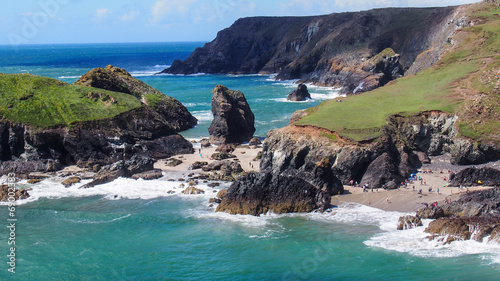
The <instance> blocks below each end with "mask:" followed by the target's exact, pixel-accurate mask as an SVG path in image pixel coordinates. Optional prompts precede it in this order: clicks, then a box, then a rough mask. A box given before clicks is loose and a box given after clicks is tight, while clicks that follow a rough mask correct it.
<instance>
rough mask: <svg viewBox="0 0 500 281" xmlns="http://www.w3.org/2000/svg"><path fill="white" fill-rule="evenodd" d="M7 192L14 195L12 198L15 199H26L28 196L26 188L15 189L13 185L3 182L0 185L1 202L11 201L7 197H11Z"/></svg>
mask: <svg viewBox="0 0 500 281" xmlns="http://www.w3.org/2000/svg"><path fill="white" fill-rule="evenodd" d="M9 193H10V195H14V196H13V198H14V199H15V200H21V199H26V198H28V197H30V195H29V193H28V191H27V190H26V189H16V188H14V187H9V186H8V185H6V184H4V185H1V186H0V201H1V202H11V201H12V199H11V201H9V198H11V197H10V196H9Z"/></svg>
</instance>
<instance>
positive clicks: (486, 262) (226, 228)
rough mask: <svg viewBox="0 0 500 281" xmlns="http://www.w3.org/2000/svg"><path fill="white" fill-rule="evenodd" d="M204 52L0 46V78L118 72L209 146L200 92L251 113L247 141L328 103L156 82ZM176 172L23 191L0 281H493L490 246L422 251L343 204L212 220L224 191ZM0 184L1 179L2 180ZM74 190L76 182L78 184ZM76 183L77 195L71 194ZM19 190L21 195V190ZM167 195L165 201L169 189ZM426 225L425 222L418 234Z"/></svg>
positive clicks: (244, 86)
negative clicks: (190, 188) (160, 98)
mask: <svg viewBox="0 0 500 281" xmlns="http://www.w3.org/2000/svg"><path fill="white" fill-rule="evenodd" d="M202 45H203V42H191V43H134V44H80V45H53V46H51V45H33V46H21V47H18V48H17V49H13V48H12V47H10V46H0V72H3V73H23V72H28V73H32V74H37V75H43V76H48V77H52V78H56V79H59V80H62V81H64V82H68V83H73V82H74V81H76V80H77V79H78V77H80V76H81V75H82V74H84V73H86V72H87V71H88V70H90V69H92V68H95V67H105V66H106V65H108V64H112V65H115V66H118V67H121V68H125V69H126V70H127V71H129V72H130V73H131V74H132V75H133V76H134V77H136V78H138V79H141V80H143V81H144V82H146V83H148V84H149V85H151V86H153V87H155V88H157V89H159V90H160V91H162V92H163V93H165V94H167V95H169V96H172V97H175V98H177V99H178V100H180V101H181V102H182V103H183V104H184V105H186V107H187V108H188V109H189V110H190V111H191V112H192V113H193V114H194V115H195V116H196V117H197V118H198V119H199V124H198V126H196V127H195V128H193V129H191V130H188V131H186V132H183V133H182V134H183V135H184V136H185V137H186V138H189V139H200V138H203V137H206V136H208V130H207V129H208V126H209V125H210V122H211V119H212V116H211V112H210V99H211V91H212V89H213V88H214V87H215V86H216V85H217V84H222V85H224V86H226V87H228V88H231V89H237V90H240V91H242V92H243V93H244V94H245V96H246V97H247V99H248V102H249V104H250V107H251V108H252V110H253V112H254V114H255V115H256V128H257V131H256V136H259V137H262V138H263V137H265V136H266V133H267V132H268V131H269V130H271V129H275V128H280V127H283V126H286V125H287V124H288V120H289V118H290V116H291V115H292V113H293V112H294V111H295V110H299V109H304V108H308V107H311V106H315V105H317V104H320V103H321V102H323V101H324V100H327V99H331V98H335V97H337V96H338V91H337V90H336V89H332V88H324V87H314V86H309V90H310V92H311V93H312V97H313V99H311V100H309V101H306V102H287V101H286V96H287V95H288V94H289V93H290V92H291V91H292V90H293V89H294V88H296V84H294V82H295V81H275V80H274V79H273V76H272V75H208V74H203V73H199V74H196V75H155V73H157V72H159V71H161V70H163V69H164V68H165V67H167V66H168V65H170V64H171V63H172V62H173V60H174V59H185V58H187V57H188V56H189V54H190V53H191V52H192V51H193V50H194V49H195V48H196V47H200V46H202ZM179 177H181V176H180V175H179V174H166V175H165V177H164V178H161V179H158V180H153V181H143V180H138V181H135V180H132V179H118V180H116V181H114V182H112V183H108V184H105V185H101V186H97V187H95V188H91V189H82V190H80V189H78V187H79V185H75V186H73V187H71V188H64V187H63V185H62V184H61V181H62V179H60V178H52V179H49V180H44V181H42V182H40V183H38V184H35V185H30V186H29V187H30V188H32V190H31V191H30V194H31V195H32V197H31V198H29V199H27V200H21V201H19V202H18V205H17V206H16V211H15V215H16V218H17V221H16V229H15V234H14V235H15V241H16V252H15V260H16V268H15V272H16V273H15V274H14V273H11V272H9V271H8V269H9V268H10V266H9V264H8V263H7V262H8V261H9V259H10V257H7V255H9V254H10V249H9V248H10V246H9V245H8V241H9V239H8V238H9V236H11V237H12V232H11V230H9V228H8V227H7V226H8V225H9V222H8V219H9V217H8V215H9V211H8V208H7V206H6V204H5V203H2V205H1V206H0V221H1V222H2V224H3V225H4V226H3V227H0V280H423V279H426V280H498V279H499V277H498V276H500V245H498V244H488V243H479V242H475V241H458V242H453V243H451V244H449V245H442V244H440V243H438V242H435V241H428V240H427V239H425V237H426V236H427V235H426V234H425V233H424V232H423V228H417V229H413V230H405V231H397V230H396V222H397V220H398V218H399V216H401V215H404V214H403V213H398V212H385V211H381V210H378V209H375V208H371V207H368V206H362V205H358V204H345V205H341V206H338V208H333V209H331V210H329V211H328V212H326V213H310V214H289V215H274V214H267V215H265V216H261V217H252V216H232V215H228V214H223V213H215V210H214V207H213V206H210V205H209V203H208V199H209V198H211V197H214V194H215V192H217V191H218V190H219V189H221V188H224V187H227V186H228V184H223V185H222V186H221V187H217V188H215V189H214V188H211V187H208V186H207V185H206V184H202V185H200V186H199V188H202V189H204V190H205V191H206V193H205V194H203V195H182V194H180V190H181V189H180V188H179V187H178V185H179V183H178V182H172V181H168V179H178V178H179ZM5 180H6V178H5V177H4V178H3V181H5ZM86 182H88V180H87V181H83V182H82V183H81V184H85V183H86ZM81 184H80V185H81ZM17 185H18V187H28V185H27V183H26V182H25V181H21V182H19V183H18V184H17ZM170 190H174V191H176V193H175V194H169V193H168V191H170ZM428 223H429V221H424V224H428Z"/></svg>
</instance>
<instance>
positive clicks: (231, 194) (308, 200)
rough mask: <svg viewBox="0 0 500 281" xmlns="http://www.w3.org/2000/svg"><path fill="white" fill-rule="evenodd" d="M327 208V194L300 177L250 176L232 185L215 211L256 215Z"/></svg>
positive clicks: (328, 200)
mask: <svg viewBox="0 0 500 281" xmlns="http://www.w3.org/2000/svg"><path fill="white" fill-rule="evenodd" d="M329 207H330V195H329V194H328V192H327V191H323V190H320V189H318V188H316V187H315V186H313V185H312V184H310V183H308V182H306V181H305V180H303V179H302V178H300V177H297V176H292V175H285V174H283V175H273V174H271V173H259V174H257V173H250V174H247V175H246V176H243V177H242V178H241V179H239V180H238V181H236V182H235V183H233V185H231V187H230V189H229V191H228V192H227V194H226V195H225V196H224V198H223V199H222V202H221V203H220V205H219V206H218V207H217V212H227V213H230V214H244V215H247V214H250V215H254V216H258V215H260V214H265V213H267V212H273V213H276V214H281V213H292V212H311V211H313V210H316V209H320V210H325V209H327V208H329Z"/></svg>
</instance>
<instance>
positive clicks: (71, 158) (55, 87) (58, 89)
mask: <svg viewBox="0 0 500 281" xmlns="http://www.w3.org/2000/svg"><path fill="white" fill-rule="evenodd" d="M8 78H9V77H8ZM17 78H19V77H17V76H14V75H13V76H12V77H10V79H17ZM20 79H28V80H27V81H28V82H30V83H31V82H32V80H34V81H35V82H34V84H35V85H34V86H33V87H32V88H31V89H30V90H29V91H30V92H31V95H30V96H29V97H28V99H26V98H25V97H20V98H19V100H16V99H15V94H12V96H11V98H12V97H13V99H11V100H8V101H6V102H8V103H10V104H12V106H11V108H12V111H10V112H5V113H6V114H4V112H2V115H4V116H3V117H2V119H1V122H0V160H1V164H0V173H1V174H3V173H7V172H16V173H19V174H22V173H27V172H31V171H53V170H58V169H60V168H61V167H63V166H65V165H69V164H75V163H76V164H78V165H79V166H82V167H89V168H94V169H99V168H100V166H102V165H106V164H110V163H114V162H116V161H119V160H126V159H129V158H131V157H132V156H133V155H135V154H144V155H147V156H150V157H153V158H164V157H170V156H172V155H175V154H179V153H192V152H194V150H193V147H192V144H191V143H190V142H188V141H187V140H185V139H184V138H183V137H182V136H180V135H178V134H177V132H178V131H180V130H185V129H187V128H190V127H191V126H193V125H194V124H195V123H196V119H195V118H194V117H193V116H192V115H191V114H190V113H189V112H188V111H187V109H186V108H185V107H184V106H183V105H182V104H181V103H180V102H178V101H177V100H175V99H173V98H170V97H167V96H165V95H163V94H161V93H160V92H159V91H157V90H156V89H153V88H151V87H150V86H148V85H146V84H144V83H143V82H141V81H138V80H136V79H134V78H133V77H132V76H130V74H128V73H127V72H126V71H125V70H122V69H119V68H115V67H112V66H108V67H107V68H106V69H102V68H99V69H95V70H92V71H90V72H89V73H87V74H85V75H84V76H83V77H82V78H81V79H80V80H78V81H77V83H76V84H79V86H73V85H67V84H65V83H61V82H58V81H56V82H53V81H52V80H53V79H48V78H43V77H32V76H27V77H21V78H20ZM54 81H55V80H54ZM45 84H51V85H52V86H51V88H50V89H48V90H43V91H42V90H41V89H40V88H41V87H42V86H39V85H45ZM3 85H5V83H4V84H3ZM17 85H20V84H17ZM81 85H84V86H83V87H82V86H81ZM90 86H93V87H90ZM98 87H99V88H98ZM108 90H109V91H108ZM114 91H121V92H114ZM52 93H57V94H56V95H55V98H54V100H50V98H51V96H50V95H52ZM59 94H66V97H65V99H64V101H65V104H63V105H61V104H60V101H61V99H60V97H59V98H58V95H59ZM37 100H45V103H42V104H44V106H42V107H37V106H38V105H39V104H40V103H38V102H37ZM3 101H4V100H2V102H3ZM125 101H127V103H125ZM66 104H70V105H71V106H70V107H69V108H68V110H67V111H54V109H57V108H59V109H60V108H61V107H62V106H65V105H66ZM18 106H19V107H21V106H22V107H23V108H24V110H26V108H28V110H31V111H27V112H26V111H20V110H19V109H17V107H18ZM84 106H86V107H84ZM101 108H102V109H101ZM110 108H118V109H120V111H121V113H120V111H111V109H110ZM123 108H125V109H126V110H125V111H123ZM127 108H130V109H127ZM92 109H95V110H98V111H100V110H102V111H106V110H108V111H110V112H108V113H106V112H105V113H106V114H107V115H102V116H108V117H107V118H102V119H95V116H100V115H99V114H100V113H101V112H95V111H92ZM39 111H42V112H44V113H45V114H44V116H45V115H48V117H50V116H58V117H59V116H62V118H61V120H72V119H71V118H73V119H74V120H78V121H76V122H71V123H68V124H65V123H63V122H60V123H57V122H54V120H51V119H48V120H43V121H44V122H43V123H42V122H41V121H40V122H38V123H37V121H39V120H36V119H33V121H30V120H31V119H30V118H31V117H30V116H32V115H36V114H37V112H39ZM89 111H90V112H89ZM16 112H19V113H21V114H18V115H14V114H13V113H16ZM58 112H60V115H55V114H59V113H58ZM115 112H117V113H118V114H116V113H115ZM5 115H7V116H5ZM23 118H24V119H23ZM23 120H27V121H23ZM61 123H62V124H61Z"/></svg>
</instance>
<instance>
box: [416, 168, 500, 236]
mask: <svg viewBox="0 0 500 281" xmlns="http://www.w3.org/2000/svg"><path fill="white" fill-rule="evenodd" d="M497 173H500V171H498V170H497ZM417 217H419V218H429V219H435V220H434V221H432V222H431V223H430V224H429V226H428V227H427V228H426V229H425V232H427V233H430V234H432V236H430V237H429V238H430V239H441V241H443V242H444V243H451V242H453V241H455V240H469V239H473V240H476V241H479V242H482V241H483V240H484V239H486V238H487V239H488V241H496V242H500V188H499V187H495V188H493V189H487V190H483V191H475V192H470V193H466V194H464V195H462V196H461V197H460V199H459V200H457V201H454V202H451V203H449V204H446V205H443V206H435V205H431V206H428V207H425V208H422V209H421V210H419V211H418V212H417ZM445 238H446V239H445Z"/></svg>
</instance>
